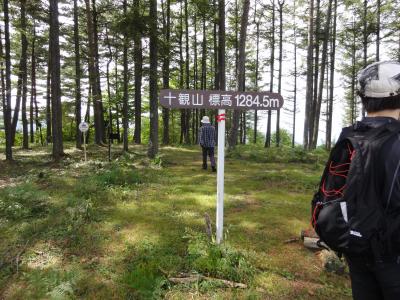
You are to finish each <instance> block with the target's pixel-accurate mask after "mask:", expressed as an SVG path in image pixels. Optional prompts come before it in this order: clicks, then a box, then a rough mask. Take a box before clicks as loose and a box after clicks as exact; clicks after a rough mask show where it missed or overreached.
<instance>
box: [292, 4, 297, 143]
mask: <svg viewBox="0 0 400 300" xmlns="http://www.w3.org/2000/svg"><path fill="white" fill-rule="evenodd" d="M293 15H294V26H293V37H294V43H293V44H294V88H293V124H292V126H293V127H292V148H294V146H295V140H296V139H295V137H296V112H297V24H296V0H294V1H293Z"/></svg>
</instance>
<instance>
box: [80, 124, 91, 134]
mask: <svg viewBox="0 0 400 300" xmlns="http://www.w3.org/2000/svg"><path fill="white" fill-rule="evenodd" d="M79 130H80V131H81V132H86V131H88V130H89V124H88V123H86V122H81V123H79Z"/></svg>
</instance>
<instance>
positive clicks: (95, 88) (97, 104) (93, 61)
mask: <svg viewBox="0 0 400 300" xmlns="http://www.w3.org/2000/svg"><path fill="white" fill-rule="evenodd" d="M85 4H86V19H87V32H88V41H89V81H90V85H91V86H92V97H93V111H94V128H95V143H96V144H99V145H101V144H103V141H104V116H103V103H102V97H101V90H100V78H98V75H99V73H98V65H97V48H96V45H97V42H96V41H97V34H96V35H95V33H96V31H95V27H94V21H93V15H95V13H93V14H92V12H91V7H90V0H85Z"/></svg>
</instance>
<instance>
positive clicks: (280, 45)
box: [275, 0, 285, 147]
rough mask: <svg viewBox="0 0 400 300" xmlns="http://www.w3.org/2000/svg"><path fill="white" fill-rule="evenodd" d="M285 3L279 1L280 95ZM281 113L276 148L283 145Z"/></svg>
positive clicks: (277, 118)
mask: <svg viewBox="0 0 400 300" xmlns="http://www.w3.org/2000/svg"><path fill="white" fill-rule="evenodd" d="M284 4H285V1H283V0H282V1H281V0H278V5H279V71H278V94H280V93H281V91H282V54H283V53H282V52H283V50H282V45H283V42H282V40H283V6H284ZM280 122H281V111H280V110H279V109H278V110H277V112H276V133H275V136H276V146H277V147H279V146H280V143H281V135H280V134H281V133H280V130H281V129H280Z"/></svg>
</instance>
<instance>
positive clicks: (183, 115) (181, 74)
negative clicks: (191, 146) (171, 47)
mask: <svg viewBox="0 0 400 300" xmlns="http://www.w3.org/2000/svg"><path fill="white" fill-rule="evenodd" d="M178 39H179V87H180V88H181V89H183V88H184V72H185V69H184V68H185V66H184V61H183V6H182V1H181V6H180V16H179V33H178ZM180 111H181V120H180V121H181V132H180V139H179V142H180V143H181V144H182V143H183V139H184V135H185V120H186V111H185V110H184V109H181V110H180Z"/></svg>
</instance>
